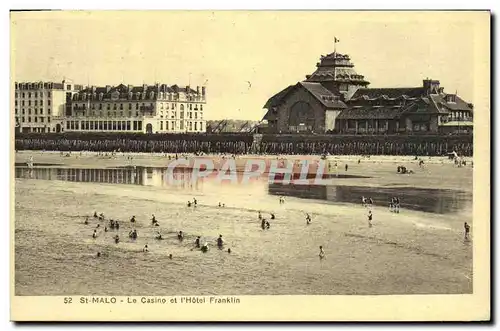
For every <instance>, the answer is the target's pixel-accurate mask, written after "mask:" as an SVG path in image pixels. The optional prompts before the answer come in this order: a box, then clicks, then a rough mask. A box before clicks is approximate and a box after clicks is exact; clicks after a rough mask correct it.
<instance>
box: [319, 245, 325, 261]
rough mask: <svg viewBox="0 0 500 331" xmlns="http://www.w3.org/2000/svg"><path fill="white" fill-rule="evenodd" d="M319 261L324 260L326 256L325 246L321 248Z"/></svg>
mask: <svg viewBox="0 0 500 331" xmlns="http://www.w3.org/2000/svg"><path fill="white" fill-rule="evenodd" d="M318 255H319V259H320V260H323V259H324V258H325V256H326V254H325V251H324V250H323V246H319V254H318Z"/></svg>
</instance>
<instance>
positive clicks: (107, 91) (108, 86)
mask: <svg viewBox="0 0 500 331" xmlns="http://www.w3.org/2000/svg"><path fill="white" fill-rule="evenodd" d="M109 91H111V85H106V93H109Z"/></svg>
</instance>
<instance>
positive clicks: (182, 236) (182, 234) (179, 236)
mask: <svg viewBox="0 0 500 331" xmlns="http://www.w3.org/2000/svg"><path fill="white" fill-rule="evenodd" d="M177 239H179V240H180V241H182V240H183V239H184V233H182V231H179V233H178V234H177Z"/></svg>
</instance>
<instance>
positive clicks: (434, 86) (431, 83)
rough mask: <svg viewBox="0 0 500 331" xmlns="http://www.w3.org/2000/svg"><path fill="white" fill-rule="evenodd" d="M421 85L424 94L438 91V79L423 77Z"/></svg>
mask: <svg viewBox="0 0 500 331" xmlns="http://www.w3.org/2000/svg"><path fill="white" fill-rule="evenodd" d="M423 87H424V89H425V93H426V94H433V93H438V91H439V80H432V79H429V78H426V79H424V81H423Z"/></svg>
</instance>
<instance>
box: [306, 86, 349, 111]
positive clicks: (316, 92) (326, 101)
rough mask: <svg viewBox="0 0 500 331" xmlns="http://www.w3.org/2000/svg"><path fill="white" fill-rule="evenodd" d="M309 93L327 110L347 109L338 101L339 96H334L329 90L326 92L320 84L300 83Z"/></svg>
mask: <svg viewBox="0 0 500 331" xmlns="http://www.w3.org/2000/svg"><path fill="white" fill-rule="evenodd" d="M299 84H300V85H301V86H303V87H304V88H305V89H306V90H307V91H308V92H309V93H311V94H312V95H313V96H314V97H315V98H316V99H317V100H318V101H319V102H321V103H322V104H323V105H324V106H325V107H327V108H341V109H345V108H347V106H346V104H345V103H343V102H342V101H340V100H339V96H336V95H335V94H333V93H332V92H330V91H329V90H327V89H326V88H325V87H323V85H321V84H320V83H311V82H300V83H299Z"/></svg>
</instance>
